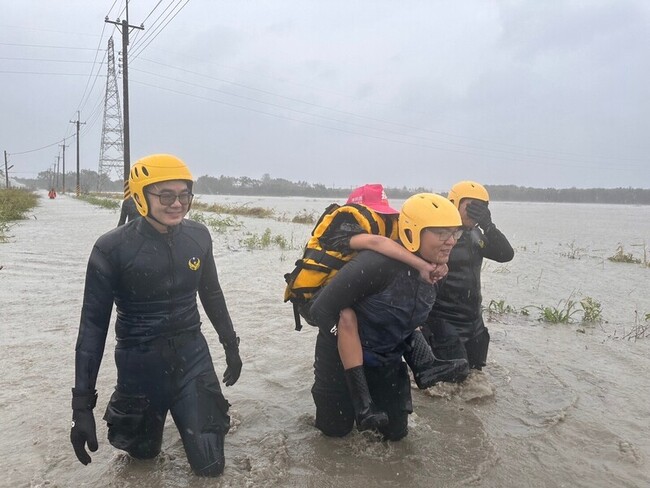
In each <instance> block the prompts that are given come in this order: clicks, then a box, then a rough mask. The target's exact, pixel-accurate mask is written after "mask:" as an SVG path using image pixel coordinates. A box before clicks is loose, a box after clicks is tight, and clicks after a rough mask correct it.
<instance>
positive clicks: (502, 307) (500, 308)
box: [487, 300, 517, 315]
mask: <svg viewBox="0 0 650 488" xmlns="http://www.w3.org/2000/svg"><path fill="white" fill-rule="evenodd" d="M487 311H488V313H490V314H495V315H505V314H507V313H516V312H517V309H516V308H515V307H512V306H510V305H508V304H507V303H506V301H505V300H499V301H497V300H490V303H489V304H488V307H487Z"/></svg>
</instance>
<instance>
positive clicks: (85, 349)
mask: <svg viewBox="0 0 650 488" xmlns="http://www.w3.org/2000/svg"><path fill="white" fill-rule="evenodd" d="M115 273H116V271H115V266H114V265H113V264H112V263H111V261H110V260H109V259H108V257H107V256H106V255H105V254H104V253H103V252H102V251H101V250H100V249H99V248H98V247H97V246H96V245H95V247H94V248H93V250H92V252H91V254H90V258H89V260H88V267H87V269H86V285H85V288H84V298H83V306H82V308H81V320H80V323H79V335H78V336H77V345H76V348H75V388H76V389H77V390H79V391H82V390H91V391H92V390H94V389H95V383H96V381H97V373H98V372H99V366H100V365H101V362H102V356H103V354H104V346H105V345H106V335H107V333H108V327H109V323H110V320H111V312H112V310H113V293H114V291H113V290H114V281H115Z"/></svg>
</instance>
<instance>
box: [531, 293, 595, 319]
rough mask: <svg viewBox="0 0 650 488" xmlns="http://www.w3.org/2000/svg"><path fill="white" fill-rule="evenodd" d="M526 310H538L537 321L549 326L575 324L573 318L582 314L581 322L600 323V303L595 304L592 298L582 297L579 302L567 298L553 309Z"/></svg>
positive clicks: (543, 307)
mask: <svg viewBox="0 0 650 488" xmlns="http://www.w3.org/2000/svg"><path fill="white" fill-rule="evenodd" d="M572 296H573V295H572ZM528 308H533V309H536V310H538V311H539V319H538V320H539V321H540V322H548V323H549V324H571V323H574V322H576V320H575V318H574V317H575V315H576V314H579V313H582V320H581V322H588V323H594V322H601V321H602V310H601V306H600V302H597V301H596V300H594V299H593V298H592V297H584V298H583V299H582V300H580V301H579V302H578V301H576V300H574V299H572V297H569V298H567V299H566V300H560V301H559V302H558V304H557V306H555V307H551V306H545V305H541V306H535V305H530V306H528V307H526V309H528Z"/></svg>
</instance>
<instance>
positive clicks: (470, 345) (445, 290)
mask: <svg viewBox="0 0 650 488" xmlns="http://www.w3.org/2000/svg"><path fill="white" fill-rule="evenodd" d="M448 198H449V200H450V201H451V202H452V203H453V204H454V205H455V206H456V208H458V211H459V213H460V216H461V218H462V221H463V229H464V232H463V235H462V236H461V237H460V239H459V240H458V243H457V244H456V245H455V246H454V248H453V250H452V251H451V255H450V257H449V262H448V263H447V266H448V267H449V272H448V274H447V277H446V279H445V282H444V283H443V284H442V286H441V287H440V292H439V293H438V297H437V299H436V303H435V305H434V306H433V308H432V309H431V313H430V314H429V317H428V319H427V321H426V324H425V325H424V327H423V328H422V330H423V332H424V334H425V336H426V337H427V339H428V341H429V343H430V345H431V349H432V350H433V353H434V355H435V356H436V357H438V358H441V359H463V358H464V359H467V360H468V362H469V367H470V368H471V369H477V370H481V369H482V368H483V366H485V364H486V359H487V353H488V346H489V344H490V334H489V333H488V330H487V327H485V324H484V323H483V315H482V313H481V300H482V297H481V266H482V264H483V258H487V259H491V260H493V261H497V262H499V263H505V262H508V261H510V260H512V258H513V257H514V250H513V249H512V246H511V245H510V243H509V242H508V239H506V237H505V236H504V235H503V233H502V232H501V231H499V229H497V228H496V226H495V225H494V223H493V222H492V217H491V214H490V209H489V208H488V203H489V201H490V197H489V195H488V192H487V190H486V189H485V188H484V187H483V185H481V184H479V183H476V182H474V181H461V182H459V183H456V184H455V185H454V186H453V187H452V188H451V190H450V191H449V195H448ZM468 374H469V371H467V372H464V373H463V374H461V375H455V376H454V377H449V378H447V381H462V380H464V379H465V378H466V377H467V375H468Z"/></svg>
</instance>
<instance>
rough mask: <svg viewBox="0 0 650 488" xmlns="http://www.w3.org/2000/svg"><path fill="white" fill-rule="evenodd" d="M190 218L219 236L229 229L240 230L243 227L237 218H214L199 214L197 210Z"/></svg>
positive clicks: (192, 212) (193, 211) (191, 213)
mask: <svg viewBox="0 0 650 488" xmlns="http://www.w3.org/2000/svg"><path fill="white" fill-rule="evenodd" d="M188 218H189V219H190V220H194V221H195V222H199V223H201V224H203V225H205V226H207V227H209V228H210V229H212V230H213V231H214V232H216V233H217V234H223V233H225V232H226V230H228V229H239V228H241V227H242V225H243V224H242V223H241V222H240V221H239V220H237V218H235V217H223V218H221V217H217V216H212V215H208V216H206V214H204V213H203V212H199V211H197V210H192V211H191V212H190V214H189V215H188Z"/></svg>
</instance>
